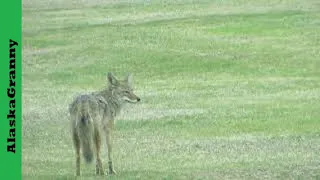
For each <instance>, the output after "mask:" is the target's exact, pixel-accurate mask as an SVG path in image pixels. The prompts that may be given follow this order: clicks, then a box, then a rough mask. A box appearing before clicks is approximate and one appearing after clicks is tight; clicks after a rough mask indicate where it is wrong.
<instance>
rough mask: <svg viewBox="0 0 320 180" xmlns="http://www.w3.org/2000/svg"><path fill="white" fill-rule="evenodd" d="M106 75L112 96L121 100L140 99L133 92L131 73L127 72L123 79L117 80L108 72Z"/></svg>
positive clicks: (133, 100) (131, 100)
mask: <svg viewBox="0 0 320 180" xmlns="http://www.w3.org/2000/svg"><path fill="white" fill-rule="evenodd" d="M107 77H108V78H107V79H108V83H109V88H110V89H111V92H112V96H115V97H116V98H117V99H119V100H120V101H122V102H130V103H136V102H139V101H140V98H139V97H138V96H137V95H135V94H134V93H133V88H132V74H128V75H127V76H126V78H125V79H124V80H118V79H117V78H116V77H114V76H113V74H112V73H110V72H109V73H108V75H107Z"/></svg>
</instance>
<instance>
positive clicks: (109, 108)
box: [69, 73, 140, 175]
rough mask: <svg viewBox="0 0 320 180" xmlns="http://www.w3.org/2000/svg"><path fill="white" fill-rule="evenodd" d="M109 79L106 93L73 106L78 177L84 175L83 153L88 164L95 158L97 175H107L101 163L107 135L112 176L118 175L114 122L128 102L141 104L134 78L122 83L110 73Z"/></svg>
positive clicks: (79, 99)
mask: <svg viewBox="0 0 320 180" xmlns="http://www.w3.org/2000/svg"><path fill="white" fill-rule="evenodd" d="M107 77H108V78H107V79H108V86H107V87H106V88H105V89H104V90H102V91H98V92H94V93H90V94H83V95H80V96H77V97H76V98H75V99H74V101H73V102H72V103H71V104H70V106H69V112H70V116H71V124H72V138H73V143H74V146H75V150H76V169H77V170H76V174H77V175H80V150H82V154H83V157H84V159H85V161H86V162H88V163H89V162H92V160H93V159H94V157H95V158H96V174H100V175H102V174H104V171H103V168H102V162H101V159H100V147H101V136H102V134H104V135H105V139H106V143H107V149H108V165H109V173H110V174H112V173H115V171H114V169H113V165H112V139H111V132H112V129H113V125H114V118H115V116H116V115H117V114H118V113H119V112H120V110H121V107H122V105H123V104H124V103H125V102H132V103H135V102H139V101H140V98H139V97H138V96H136V95H135V94H134V93H133V88H132V75H128V76H127V77H126V78H125V79H124V80H121V81H120V80H118V79H116V78H115V77H114V76H113V75H112V74H111V73H108V76H107ZM102 132H104V133H102Z"/></svg>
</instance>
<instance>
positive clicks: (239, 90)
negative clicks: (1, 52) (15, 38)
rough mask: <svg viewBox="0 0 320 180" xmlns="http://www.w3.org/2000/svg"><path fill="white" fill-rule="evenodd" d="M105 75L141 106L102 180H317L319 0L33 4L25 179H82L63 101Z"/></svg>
mask: <svg viewBox="0 0 320 180" xmlns="http://www.w3.org/2000/svg"><path fill="white" fill-rule="evenodd" d="M109 71H111V72H114V73H115V74H116V75H117V76H118V77H123V76H124V75H125V73H127V72H132V73H133V74H134V83H135V89H136V90H135V91H136V94H137V95H139V96H140V97H141V99H142V102H141V103H140V104H136V105H131V104H130V105H127V107H126V108H124V109H123V111H122V114H121V115H120V116H119V117H118V119H117V121H116V130H115V135H114V138H115V140H114V141H115V143H114V149H115V150H114V165H115V170H116V171H117V172H118V175H116V176H108V177H102V178H101V177H100V178H98V179H105V178H110V179H146V180H149V179H320V156H319V152H320V3H319V2H318V0H304V1H297V0H282V1H280V0H258V1H256V0H228V1H218V0H199V1H193V0H184V1H183V0H172V1H164V0H154V1H147V0H144V1H143V0H131V1H109V0H107V1H99V0H90V1H89V0H87V1H86V0H83V1H80V0H78V1H71V0H66V1H64V0H55V1H40V0H24V1H23V148H22V153H23V158H22V159H23V164H22V165H23V179H30V180H34V179H41V180H43V179H58V180H59V179H61V180H62V179H74V178H75V176H74V175H75V152H74V149H73V146H72V140H71V134H70V122H69V116H68V111H67V107H68V105H69V103H70V102H71V100H72V98H73V97H74V96H75V95H77V94H80V93H85V92H90V91H96V90H100V89H102V88H104V87H105V85H106V73H107V72H109ZM103 162H104V165H105V167H106V165H107V156H106V150H104V151H103ZM81 165H82V167H81V168H82V169H81V170H82V178H81V179H96V178H97V177H96V176H95V175H94V173H95V170H94V167H95V166H94V165H93V164H92V165H86V164H84V163H82V164H81Z"/></svg>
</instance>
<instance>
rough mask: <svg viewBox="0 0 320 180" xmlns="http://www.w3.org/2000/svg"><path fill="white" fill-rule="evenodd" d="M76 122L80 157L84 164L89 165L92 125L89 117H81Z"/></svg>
mask: <svg viewBox="0 0 320 180" xmlns="http://www.w3.org/2000/svg"><path fill="white" fill-rule="evenodd" d="M79 121H80V122H78V133H79V139H80V142H81V148H82V155H83V158H84V160H85V161H86V163H91V162H92V160H93V147H92V146H93V143H92V142H93V133H94V128H93V124H92V122H91V121H90V119H89V116H84V115H82V116H81V117H80V119H79Z"/></svg>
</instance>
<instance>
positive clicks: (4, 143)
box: [0, 0, 22, 180]
mask: <svg viewBox="0 0 320 180" xmlns="http://www.w3.org/2000/svg"><path fill="white" fill-rule="evenodd" d="M21 7H22V6H21V0H11V1H2V2H1V3H0V18H1V21H0V23H1V32H0V78H1V79H0V88H1V89H0V90H1V93H0V115H1V116H0V135H1V137H0V144H1V146H0V154H1V157H0V164H1V167H0V169H1V172H0V179H12V180H16V179H17V180H18V179H21V173H22V172H21V149H22V148H21V137H22V134H21V128H22V119H21V117H22V113H21V112H22V110H21V106H22V105H21V103H22V101H21V97H22V95H21V79H22V78H21V75H22V73H21V70H22V67H21V65H22V59H21V58H22V55H21V50H22V48H21V47H22V44H21V20H22V14H21V10H22V9H21ZM15 42H16V43H17V44H16V43H15Z"/></svg>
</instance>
